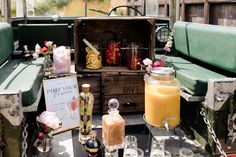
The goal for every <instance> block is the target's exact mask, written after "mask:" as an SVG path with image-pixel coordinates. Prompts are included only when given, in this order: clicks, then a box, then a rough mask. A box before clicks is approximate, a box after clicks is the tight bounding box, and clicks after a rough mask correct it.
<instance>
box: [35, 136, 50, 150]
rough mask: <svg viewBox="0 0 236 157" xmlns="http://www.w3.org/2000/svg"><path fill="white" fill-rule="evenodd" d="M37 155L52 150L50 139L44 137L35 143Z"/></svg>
mask: <svg viewBox="0 0 236 157" xmlns="http://www.w3.org/2000/svg"><path fill="white" fill-rule="evenodd" d="M36 148H37V150H38V153H46V152H49V151H51V150H52V137H45V138H44V139H42V140H37V141H36Z"/></svg>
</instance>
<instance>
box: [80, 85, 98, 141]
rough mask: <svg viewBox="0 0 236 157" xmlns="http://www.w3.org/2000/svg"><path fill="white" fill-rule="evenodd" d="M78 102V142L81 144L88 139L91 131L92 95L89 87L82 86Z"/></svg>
mask: <svg viewBox="0 0 236 157" xmlns="http://www.w3.org/2000/svg"><path fill="white" fill-rule="evenodd" d="M79 100H80V108H79V110H80V127H79V141H80V143H82V144H85V142H86V141H87V140H88V139H89V137H90V136H89V134H90V132H91V130H92V111H93V102H94V97H93V94H92V93H90V85H89V84H83V85H82V92H81V93H80V96H79Z"/></svg>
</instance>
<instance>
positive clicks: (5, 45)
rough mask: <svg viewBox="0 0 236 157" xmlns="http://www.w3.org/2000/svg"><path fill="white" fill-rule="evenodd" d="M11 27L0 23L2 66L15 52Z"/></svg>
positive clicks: (0, 62) (0, 60) (0, 59)
mask: <svg viewBox="0 0 236 157" xmlns="http://www.w3.org/2000/svg"><path fill="white" fill-rule="evenodd" d="M13 43H14V41H13V33H12V28H11V25H10V24H8V23H5V22H4V23H0V65H1V64H3V63H4V62H5V61H6V60H7V58H8V57H9V56H10V55H11V54H12V52H13V50H14V44H13Z"/></svg>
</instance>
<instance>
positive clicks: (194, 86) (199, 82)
mask: <svg viewBox="0 0 236 157" xmlns="http://www.w3.org/2000/svg"><path fill="white" fill-rule="evenodd" d="M156 58H157V59H158V58H160V56H159V55H156ZM167 65H169V66H173V67H174V69H175V70H176V78H177V79H178V80H179V81H180V84H181V88H182V89H184V90H186V91H187V92H188V93H190V94H192V95H196V96H204V95H205V94H206V92H207V83H208V79H212V78H225V77H226V76H224V75H221V74H219V73H216V72H213V71H211V70H208V69H206V68H205V67H201V66H199V65H197V64H193V63H192V62H189V61H187V60H185V59H183V58H180V57H171V56H167Z"/></svg>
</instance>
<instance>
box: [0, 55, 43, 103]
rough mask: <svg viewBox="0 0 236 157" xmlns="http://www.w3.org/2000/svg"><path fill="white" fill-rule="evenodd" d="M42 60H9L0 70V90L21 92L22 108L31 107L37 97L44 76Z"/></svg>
mask: <svg viewBox="0 0 236 157" xmlns="http://www.w3.org/2000/svg"><path fill="white" fill-rule="evenodd" d="M43 61H44V58H43V57H41V58H38V59H37V60H33V59H32V60H29V61H23V60H20V59H19V60H17V59H15V60H11V61H10V62H8V63H7V64H5V65H4V66H3V67H2V68H1V69H0V73H1V75H0V90H21V92H22V104H23V106H28V105H31V104H32V103H33V102H34V101H35V100H36V99H37V96H38V92H39V89H40V86H41V83H42V79H43V76H44V72H43Z"/></svg>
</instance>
